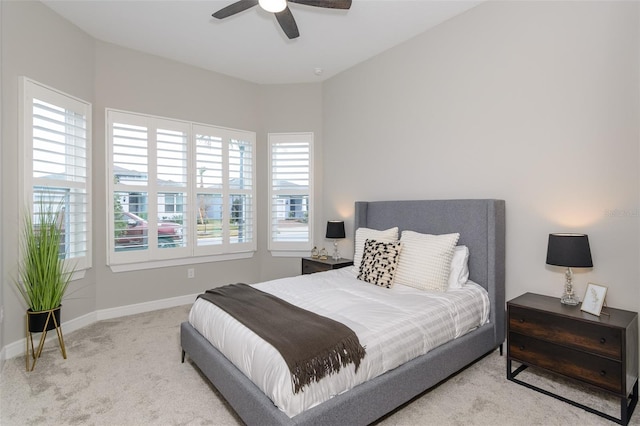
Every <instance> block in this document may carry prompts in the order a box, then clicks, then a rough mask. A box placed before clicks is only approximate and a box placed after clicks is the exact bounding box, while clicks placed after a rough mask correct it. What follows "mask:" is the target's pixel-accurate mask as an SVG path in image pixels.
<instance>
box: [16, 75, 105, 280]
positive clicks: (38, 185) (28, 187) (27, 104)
mask: <svg viewBox="0 0 640 426" xmlns="http://www.w3.org/2000/svg"><path fill="white" fill-rule="evenodd" d="M19 88H20V89H19V90H20V93H19V99H20V103H21V105H20V118H19V119H20V126H19V132H20V134H19V139H20V140H21V141H23V143H22V144H21V146H20V149H19V155H20V158H21V159H22V161H21V162H20V164H21V168H22V170H21V172H20V173H19V176H20V177H19V188H20V205H22V206H24V208H25V209H27V211H26V212H25V214H31V215H32V214H34V204H33V203H34V194H35V193H36V192H40V191H38V190H37V189H40V190H43V189H44V190H46V188H51V190H52V194H54V193H55V192H58V191H59V190H62V191H66V192H68V193H69V194H70V193H72V192H73V191H80V193H81V194H83V196H84V200H85V202H84V203H83V204H84V207H85V208H84V211H80V212H78V211H76V212H73V213H72V214H73V215H74V216H77V215H80V216H81V218H83V219H84V220H83V221H82V220H81V222H80V223H82V222H84V228H85V229H84V230H83V231H80V234H79V235H81V236H82V235H83V234H84V236H85V239H84V244H83V245H84V250H83V253H84V255H82V256H74V257H68V252H66V253H65V259H64V262H65V264H66V267H67V268H68V269H69V270H73V271H74V273H73V276H72V280H76V279H80V278H83V277H84V275H85V271H86V270H87V269H89V268H91V267H92V260H93V254H92V246H93V242H92V241H93V235H92V221H93V218H92V214H91V211H92V198H91V181H92V178H91V170H92V166H91V151H92V140H93V135H92V117H93V115H92V105H91V103H90V102H87V101H85V100H83V99H80V98H77V97H75V96H72V95H69V94H68V93H65V92H62V91H60V90H58V89H54V88H52V87H49V86H47V85H45V84H42V83H40V82H38V81H35V80H33V79H30V78H28V77H24V76H22V77H20V84H19ZM34 99H38V100H40V101H42V102H45V103H48V104H50V105H53V106H55V107H58V108H64V109H65V111H69V110H71V111H74V112H75V113H77V114H80V115H82V116H83V117H84V120H85V129H84V131H85V138H84V147H81V148H83V149H84V151H85V155H84V157H79V158H81V159H82V160H83V161H84V165H83V166H82V165H81V166H80V167H84V169H85V174H84V183H83V182H79V181H69V180H65V179H55V178H51V177H34V165H33V160H34V148H35V147H34V143H33V141H34V113H33V109H34ZM74 137H77V136H76V135H74ZM65 146H71V147H72V148H74V149H73V151H74V156H73V158H74V159H75V158H78V157H77V156H76V155H75V153H76V152H77V150H76V149H75V147H76V146H77V145H75V146H74V145H73V144H67V143H65ZM65 165H66V166H71V167H74V168H75V167H78V164H77V163H75V164H70V163H65ZM65 198H66V197H65ZM65 205H67V204H65ZM21 210H22V209H21ZM67 212H68V213H67V214H65V216H64V218H63V220H64V222H65V223H67V224H69V223H71V222H70V219H69V217H68V216H69V215H70V214H71V213H70V212H71V209H68V210H67ZM74 223H77V222H74ZM19 224H20V229H22V228H23V227H24V226H25V217H24V215H21V216H20V218H19ZM69 227H70V226H69ZM72 235H75V234H72ZM66 238H73V236H72V237H69V236H68V235H67V236H66ZM80 241H81V240H80ZM72 244H78V243H77V242H76V243H72Z"/></svg>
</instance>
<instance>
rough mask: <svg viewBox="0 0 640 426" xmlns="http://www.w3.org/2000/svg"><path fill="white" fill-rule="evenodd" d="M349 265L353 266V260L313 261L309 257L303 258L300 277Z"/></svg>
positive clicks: (329, 259)
mask: <svg viewBox="0 0 640 426" xmlns="http://www.w3.org/2000/svg"><path fill="white" fill-rule="evenodd" d="M351 265H353V260H350V259H342V258H340V259H338V260H333V259H332V258H328V259H324V260H320V259H313V258H311V257H303V258H302V275H305V274H313V273H314V272H323V271H329V270H331V269H340V268H344V267H346V266H351Z"/></svg>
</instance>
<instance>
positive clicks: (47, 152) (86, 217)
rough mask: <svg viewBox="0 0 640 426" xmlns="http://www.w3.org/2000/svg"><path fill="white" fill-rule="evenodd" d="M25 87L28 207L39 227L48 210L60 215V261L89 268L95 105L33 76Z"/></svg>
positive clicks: (25, 160) (25, 189)
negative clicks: (92, 127)
mask: <svg viewBox="0 0 640 426" xmlns="http://www.w3.org/2000/svg"><path fill="white" fill-rule="evenodd" d="M21 86H22V91H23V93H22V96H21V98H22V100H23V101H22V102H23V106H22V124H23V125H22V129H23V139H24V144H23V152H22V157H23V159H24V173H23V176H24V185H23V189H24V200H25V202H24V204H25V205H30V209H31V214H32V215H33V223H34V226H37V225H38V223H39V216H40V214H41V213H43V211H44V212H46V211H49V212H51V211H55V212H58V216H59V221H60V226H61V227H62V228H63V229H64V241H63V244H61V247H60V256H61V258H64V259H69V261H70V262H72V264H73V266H74V267H75V269H76V270H83V269H86V268H89V267H90V266H91V253H90V248H91V241H90V236H91V217H90V214H89V211H90V209H89V206H90V205H91V199H90V195H89V193H88V191H87V189H88V188H90V187H91V184H90V178H89V173H88V170H90V158H91V156H90V144H91V104H89V103H87V102H84V101H82V100H80V99H76V98H73V97H71V96H69V95H67V94H64V93H62V92H59V91H57V90H54V89H51V88H48V87H46V86H44V85H42V84H40V83H37V82H35V81H33V80H30V79H28V78H23V79H22V85H21Z"/></svg>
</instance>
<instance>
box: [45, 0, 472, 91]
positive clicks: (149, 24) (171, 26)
mask: <svg viewBox="0 0 640 426" xmlns="http://www.w3.org/2000/svg"><path fill="white" fill-rule="evenodd" d="M234 1H235V0H199V1H193V0H164V1H147V0H124V1H118V0H43V3H44V4H45V5H47V6H48V7H50V8H51V9H53V10H54V11H56V12H57V13H58V14H60V15H62V16H63V17H65V18H66V19H68V20H69V21H71V22H73V23H74V24H75V25H77V26H78V27H80V28H81V29H82V30H84V31H85V32H87V33H89V34H90V35H92V36H93V37H95V38H97V39H99V40H103V41H106V42H110V43H114V44H117V45H120V46H125V47H128V48H131V49H135V50H140V51H143V52H147V53H151V54H155V55H158V56H162V57H166V58H170V59H174V60H176V61H180V62H184V63H187V64H191V65H195V66H198V67H201V68H205V69H209V70H212V71H216V72H219V73H223V74H227V75H231V76H234V77H237V78H241V79H244V80H248V81H252V82H255V83H263V84H280V83H308V82H317V81H322V80H324V79H327V78H329V77H331V76H333V75H335V74H337V73H339V72H341V71H343V70H345V69H347V68H350V67H352V66H353V65H355V64H358V63H360V62H362V61H365V60H366V59H369V58H371V57H373V56H375V55H377V54H378V53H380V52H383V51H385V50H387V49H389V48H391V47H393V46H395V45H398V44H400V43H402V42H404V41H406V40H408V39H410V38H412V37H414V36H416V35H418V34H420V33H422V32H424V31H426V30H428V29H429V28H431V27H433V26H435V25H438V24H439V23H441V22H443V21H445V20H447V19H450V18H451V17H453V16H455V15H458V14H460V13H463V12H464V11H466V10H468V9H470V8H472V7H474V6H476V5H477V4H479V3H480V2H481V1H464V0H354V1H353V4H352V6H351V9H350V10H347V11H344V10H333V9H323V8H317V7H311V6H305V5H299V4H295V3H290V4H289V7H290V9H291V12H292V13H293V15H294V17H295V19H296V22H297V24H298V28H299V30H300V37H299V38H297V39H294V40H289V39H287V37H286V36H285V35H284V33H283V32H282V30H281V29H280V27H279V25H278V23H277V21H276V19H275V17H274V16H273V14H271V13H268V12H266V11H264V10H262V9H261V8H260V7H259V6H255V7H252V8H251V9H249V10H246V11H244V12H241V13H239V14H237V15H234V16H231V17H229V18H226V19H223V20H218V19H216V18H213V17H212V16H211V14H212V13H213V12H215V11H217V10H218V9H221V8H223V7H225V6H228V5H229V4H231V3H233V2H234ZM317 69H322V73H321V74H320V75H317V72H316V70H317Z"/></svg>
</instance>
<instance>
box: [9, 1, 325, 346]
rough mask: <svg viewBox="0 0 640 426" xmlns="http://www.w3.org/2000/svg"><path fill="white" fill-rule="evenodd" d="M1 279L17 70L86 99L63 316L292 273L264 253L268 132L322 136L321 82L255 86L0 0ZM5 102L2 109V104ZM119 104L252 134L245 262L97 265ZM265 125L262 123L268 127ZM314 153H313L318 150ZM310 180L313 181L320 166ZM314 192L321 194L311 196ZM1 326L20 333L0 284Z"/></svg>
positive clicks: (14, 201)
mask: <svg viewBox="0 0 640 426" xmlns="http://www.w3.org/2000/svg"><path fill="white" fill-rule="evenodd" d="M1 4H2V7H3V20H2V33H3V44H2V50H3V55H4V56H3V64H2V72H3V80H2V86H3V90H4V96H3V97H2V104H3V114H4V115H3V123H6V125H4V126H3V133H2V137H3V145H2V161H3V163H2V182H3V183H4V184H3V187H2V201H3V205H4V206H5V208H4V209H3V211H2V213H3V215H4V217H5V219H6V220H7V221H8V222H6V223H5V222H3V229H2V235H3V238H2V253H3V254H4V259H3V276H2V280H3V283H9V282H10V280H11V277H13V276H14V274H15V272H16V268H15V265H16V263H17V260H18V258H17V253H16V250H15V247H16V246H17V244H18V230H17V229H16V227H15V226H12V225H10V224H12V223H17V219H18V216H19V214H20V213H19V208H18V203H19V197H18V187H17V185H16V178H17V176H19V173H20V172H19V168H18V160H19V158H18V143H19V139H18V108H17V105H18V77H19V76H21V75H25V76H28V77H31V78H33V79H35V80H38V81H40V82H42V83H44V84H47V85H49V86H51V87H54V88H57V89H60V90H62V91H65V92H67V93H69V94H71V95H74V96H77V97H79V98H82V99H85V100H87V101H89V102H92V104H93V112H94V115H93V130H94V131H93V145H92V149H93V152H92V154H93V169H92V170H93V173H92V177H93V182H92V183H93V188H92V196H93V242H94V244H93V268H92V269H91V270H89V271H88V273H87V276H86V278H85V279H84V280H81V281H76V282H74V283H73V285H72V287H73V288H72V289H71V291H72V293H73V294H71V295H70V296H69V297H68V298H66V299H65V301H64V309H63V321H68V320H71V319H74V318H78V317H80V316H82V315H85V314H87V313H91V312H94V311H96V310H101V309H109V308H117V307H122V306H127V305H133V304H137V303H143V302H148V301H154V300H159V299H165V298H171V297H175V296H182V295H188V294H194V293H198V292H200V291H202V290H204V289H206V288H211V287H213V286H216V285H222V284H226V283H229V282H248V283H253V282H257V281H260V280H263V279H268V278H276V277H282V276H286V275H294V274H296V273H298V272H299V270H300V260H299V258H278V259H272V258H271V255H270V254H269V253H268V252H267V250H266V248H267V244H266V238H267V235H268V234H267V230H266V226H267V223H268V220H267V216H266V212H267V211H268V209H267V206H268V199H267V196H266V193H267V178H268V173H267V171H268V169H267V155H266V154H267V149H266V143H267V137H266V132H267V131H269V132H293V131H311V132H314V133H315V135H316V142H319V141H320V140H321V133H322V132H321V124H322V114H321V107H322V103H321V99H322V98H321V85H320V84H308V85H307V84H299V85H290V86H273V87H269V86H260V85H256V84H253V83H249V82H246V81H242V80H239V79H235V78H231V77H228V76H224V75H221V74H216V73H212V72H209V71H206V70H203V69H200V68H196V67H192V66H188V65H184V64H180V63H177V62H174V61H169V60H165V59H162V58H159V57H156V56H153V55H147V54H143V53H141V52H137V51H133V50H130V49H125V48H121V47H118V46H115V45H112V44H108V43H104V42H101V41H97V40H94V39H93V38H91V37H89V36H87V35H86V34H84V33H83V32H81V31H80V30H79V29H78V28H76V27H75V26H73V25H71V24H70V23H68V22H67V21H65V20H63V19H61V18H60V17H59V16H58V15H56V14H55V13H53V12H52V11H50V10H49V9H48V8H46V7H45V6H43V5H42V4H40V3H39V2H26V1H25V2H2V3H1ZM7 105H8V106H11V107H10V108H7V107H6V106H7ZM107 107H109V108H118V109H124V110H129V111H136V112H142V113H148V114H155V115H160V116H165V117H171V118H177V119H185V120H191V121H198V122H203V123H210V124H215V125H219V126H224V127H231V128H238V129H243V130H252V131H255V132H256V133H257V145H258V147H257V149H258V155H259V156H260V157H259V158H260V159H259V160H258V164H257V165H256V172H257V174H258V200H257V202H258V204H259V206H260V208H261V212H262V214H261V215H259V216H258V218H257V221H258V226H259V245H258V253H257V254H256V255H255V256H254V257H253V258H251V259H245V260H236V261H226V262H210V263H202V264H196V265H190V266H189V267H193V268H194V269H195V278H194V279H187V278H186V277H187V266H179V267H167V268H160V269H152V270H142V271H134V272H119V273H114V272H113V271H112V270H111V269H110V268H109V267H108V266H107V265H106V262H105V259H106V243H105V241H106V238H107V236H106V230H105V227H104V226H103V225H102V224H104V223H105V220H106V200H107V197H106V183H105V160H104V158H105V153H106V146H105V128H104V126H105V113H104V108H107ZM265 123H269V125H268V126H267V125H266V124H265ZM318 156H319V157H321V154H319V155H318ZM317 170H318V179H320V174H319V173H320V172H319V170H320V169H317ZM318 198H320V197H318ZM2 298H3V299H2V300H4V302H3V303H4V305H5V310H6V312H5V319H6V320H5V322H4V327H3V338H2V340H1V341H0V347H4V346H5V345H7V344H9V343H12V342H15V341H18V340H19V339H21V338H23V337H24V309H25V306H24V304H23V303H22V302H21V300H20V299H19V298H18V295H17V294H16V292H15V290H14V289H13V288H12V287H11V286H10V285H4V286H3V287H2Z"/></svg>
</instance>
